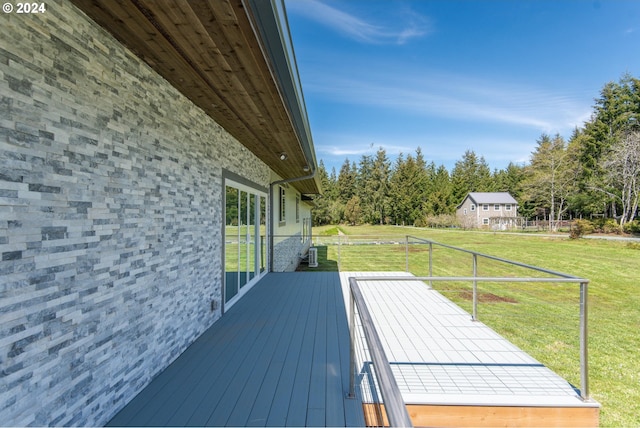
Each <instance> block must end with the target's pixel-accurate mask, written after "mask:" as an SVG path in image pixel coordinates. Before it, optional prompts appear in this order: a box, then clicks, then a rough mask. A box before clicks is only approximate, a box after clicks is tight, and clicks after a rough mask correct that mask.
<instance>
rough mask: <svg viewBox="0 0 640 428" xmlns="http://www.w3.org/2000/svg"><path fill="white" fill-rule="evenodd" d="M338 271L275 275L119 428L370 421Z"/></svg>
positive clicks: (152, 387)
mask: <svg viewBox="0 0 640 428" xmlns="http://www.w3.org/2000/svg"><path fill="white" fill-rule="evenodd" d="M348 389H349V331H348V325H347V317H346V311H345V307H344V299H343V294H342V291H341V285H340V277H339V275H338V273H337V272H295V273H269V274H268V275H267V276H266V277H265V278H264V279H262V280H261V281H260V282H259V283H258V284H256V285H255V286H254V287H253V289H251V290H250V291H249V292H248V293H247V294H246V295H245V296H244V297H243V298H242V299H241V300H240V301H238V302H237V303H236V304H235V305H234V306H233V307H232V308H231V309H230V310H229V311H228V312H227V313H226V314H225V315H224V316H223V317H222V318H220V320H218V321H217V322H216V323H215V324H214V325H213V326H212V327H211V328H209V329H208V330H207V331H206V332H205V333H204V334H203V335H202V336H201V337H200V338H198V339H197V340H196V342H194V343H193V344H192V345H191V346H190V347H189V348H188V349H187V350H186V351H185V352H184V353H183V354H182V355H181V356H180V357H178V359H177V360H176V361H175V362H174V363H173V364H171V365H170V366H169V367H168V368H167V369H166V370H165V371H163V372H162V373H161V374H160V375H158V376H157V377H156V378H155V379H154V380H153V381H152V382H151V384H149V386H147V387H146V388H145V389H144V390H143V391H142V392H141V393H140V394H138V396H136V397H135V398H134V399H133V400H132V401H131V402H130V403H129V404H128V405H127V406H125V407H124V408H123V409H122V410H121V411H120V412H119V413H118V414H117V415H116V416H115V417H114V418H113V419H112V420H111V421H110V422H109V424H108V425H109V426H362V425H364V419H363V415H362V408H361V405H360V402H359V401H357V400H350V399H346V398H345V395H346V394H347V392H348Z"/></svg>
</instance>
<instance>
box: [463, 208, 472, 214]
mask: <svg viewBox="0 0 640 428" xmlns="http://www.w3.org/2000/svg"><path fill="white" fill-rule="evenodd" d="M471 211H473V210H471ZM464 215H467V209H466V208H465V209H464Z"/></svg>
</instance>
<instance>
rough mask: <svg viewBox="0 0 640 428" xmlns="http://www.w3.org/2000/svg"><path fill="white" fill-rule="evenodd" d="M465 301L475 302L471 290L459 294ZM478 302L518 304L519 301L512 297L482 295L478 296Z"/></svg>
mask: <svg viewBox="0 0 640 428" xmlns="http://www.w3.org/2000/svg"><path fill="white" fill-rule="evenodd" d="M458 296H460V297H461V298H462V299H464V300H473V292H472V291H469V290H463V291H459V292H458ZM478 302H481V303H518V301H517V300H516V299H514V298H512V297H501V296H496V295H495V294H493V293H480V294H479V295H478Z"/></svg>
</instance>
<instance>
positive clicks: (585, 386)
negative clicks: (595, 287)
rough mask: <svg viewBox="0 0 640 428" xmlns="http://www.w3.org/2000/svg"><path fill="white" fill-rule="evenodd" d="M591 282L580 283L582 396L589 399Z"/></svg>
mask: <svg viewBox="0 0 640 428" xmlns="http://www.w3.org/2000/svg"><path fill="white" fill-rule="evenodd" d="M588 290H589V283H588V282H581V283H580V397H582V399H583V400H585V401H586V400H589V362H588V358H589V352H588V349H587V348H588V346H587V345H588V342H587V337H588V335H589V329H588V326H587V320H588V314H589V311H588V309H589V307H588V306H589V305H588V300H587V298H588Z"/></svg>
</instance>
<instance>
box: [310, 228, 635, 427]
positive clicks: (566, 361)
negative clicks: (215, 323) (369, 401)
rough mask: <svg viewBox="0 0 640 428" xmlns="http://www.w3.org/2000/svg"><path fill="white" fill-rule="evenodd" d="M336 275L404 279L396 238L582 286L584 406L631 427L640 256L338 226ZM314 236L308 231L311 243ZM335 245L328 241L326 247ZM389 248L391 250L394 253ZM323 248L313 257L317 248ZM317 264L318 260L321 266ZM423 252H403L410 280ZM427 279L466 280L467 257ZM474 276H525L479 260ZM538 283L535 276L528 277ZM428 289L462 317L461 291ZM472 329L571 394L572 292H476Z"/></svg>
mask: <svg viewBox="0 0 640 428" xmlns="http://www.w3.org/2000/svg"><path fill="white" fill-rule="evenodd" d="M340 229H341V232H342V233H344V234H346V236H342V237H340V239H341V240H342V241H343V242H345V241H347V242H350V244H351V245H342V246H341V247H340V264H341V266H340V268H341V269H342V270H343V271H348V270H356V271H357V270H360V271H375V270H404V269H405V264H406V261H405V260H406V259H405V254H406V249H405V246H404V245H403V244H402V242H403V236H405V235H412V236H418V237H424V238H429V239H432V240H435V241H437V242H441V243H445V244H449V245H454V246H458V247H462V248H467V249H472V250H475V251H478V252H481V253H484V254H490V255H494V256H498V257H502V258H506V259H509V260H514V261H519V262H523V263H526V264H530V265H534V266H538V267H543V268H547V269H552V270H556V271H560V272H565V273H569V274H573V275H576V276H581V277H584V278H587V279H589V280H590V285H589V380H590V390H591V396H592V397H593V398H594V399H595V400H597V401H599V402H600V403H601V404H602V409H601V425H602V426H640V291H639V287H640V285H639V284H638V281H639V280H640V249H638V247H639V246H638V245H633V244H628V243H625V242H618V241H605V240H586V239H581V240H575V241H572V240H569V239H567V238H562V237H558V238H549V237H541V236H536V235H530V234H528V235H526V236H523V235H511V234H505V233H486V232H485V233H483V232H471V231H460V230H435V229H414V228H400V227H392V226H358V227H349V226H341V227H340ZM321 233H322V228H318V227H316V228H314V235H316V234H321ZM355 235H368V236H369V237H371V236H375V237H378V238H380V239H379V241H380V243H379V244H377V245H357V244H358V243H359V242H360V240H359V239H358V238H357V237H356V236H355ZM328 239H333V240H336V239H337V237H335V236H331V237H330V238H325V240H328ZM394 242H398V243H394ZM321 248H322V247H321ZM337 251H338V247H337V246H335V245H328V246H326V248H323V250H322V252H321V253H320V254H321V255H322V256H324V257H321V258H320V262H321V266H325V268H326V269H335V268H336V264H337V261H338V254H337ZM325 254H326V256H325ZM427 260H428V250H427V249H425V247H424V246H418V245H415V246H414V245H411V246H410V248H409V261H410V271H411V272H412V273H414V274H418V275H426V274H427V273H428V269H427V265H428V262H427ZM433 260H434V271H433V274H434V275H443V276H444V275H458V276H468V275H470V274H471V272H472V267H471V266H472V264H471V263H472V262H471V256H469V255H459V254H455V253H454V252H453V251H450V250H443V249H438V248H436V249H435V250H434V253H433ZM478 272H479V275H481V276H493V275H503V276H509V275H510V276H514V275H515V276H518V275H522V276H532V275H531V274H530V273H528V272H527V273H525V271H524V270H522V269H519V268H517V269H515V270H513V268H508V269H505V268H504V266H502V265H501V264H499V263H497V262H490V261H487V260H486V259H480V260H479V264H478ZM537 276H540V275H537ZM434 287H435V288H438V289H439V290H442V291H443V293H444V294H445V295H446V296H447V297H449V298H451V299H452V300H454V301H455V302H457V303H458V304H460V305H461V306H462V307H464V308H465V309H467V310H469V311H471V302H470V289H471V286H470V284H464V283H434ZM479 291H480V304H479V311H478V313H479V319H480V320H481V321H483V322H484V323H486V324H488V325H490V326H491V327H493V328H494V329H495V330H497V331H498V332H500V333H501V334H503V335H504V336H505V337H508V338H509V339H510V340H511V341H513V342H514V343H515V344H516V345H518V346H520V347H521V348H523V349H525V350H526V351H527V352H529V353H530V354H531V355H533V356H534V357H535V358H537V359H538V360H540V361H542V362H543V363H545V364H546V365H548V366H549V367H551V368H552V369H553V370H554V371H556V372H558V373H559V374H561V375H562V376H563V377H565V378H566V379H568V380H569V381H570V382H571V383H573V384H574V385H576V386H579V385H580V377H579V376H580V374H579V360H578V356H579V354H578V350H579V338H578V315H579V293H578V286H577V285H573V284H540V283H533V284H532V283H529V284H521V283H511V284H502V283H500V284H498V283H495V284H489V283H480V284H479Z"/></svg>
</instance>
